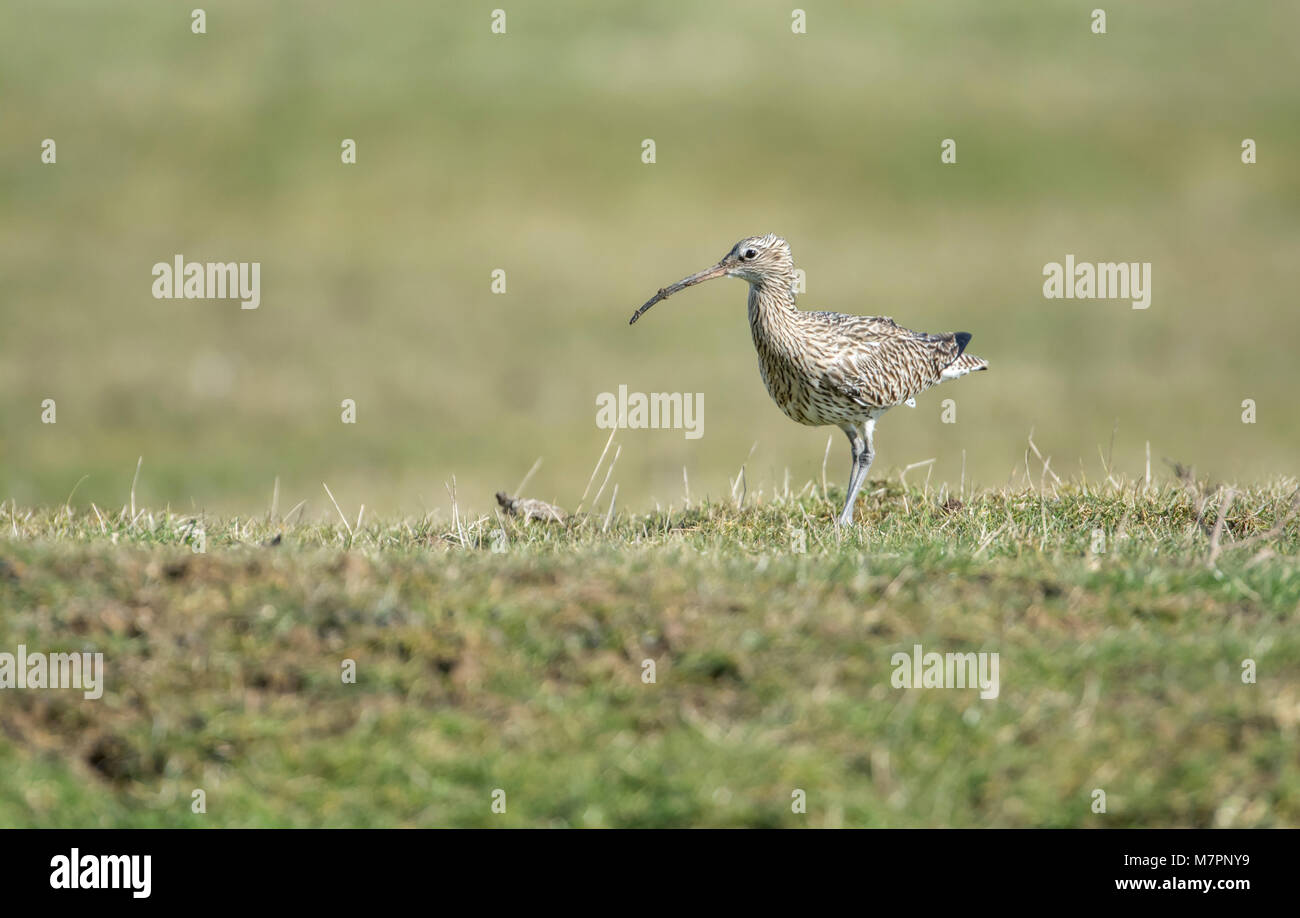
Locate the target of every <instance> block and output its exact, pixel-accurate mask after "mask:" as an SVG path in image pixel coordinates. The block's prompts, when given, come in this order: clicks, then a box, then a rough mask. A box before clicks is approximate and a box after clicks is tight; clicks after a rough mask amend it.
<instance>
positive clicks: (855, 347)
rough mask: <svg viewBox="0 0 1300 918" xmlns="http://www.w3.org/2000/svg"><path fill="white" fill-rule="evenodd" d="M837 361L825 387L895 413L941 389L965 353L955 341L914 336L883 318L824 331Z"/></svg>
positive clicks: (843, 321)
mask: <svg viewBox="0 0 1300 918" xmlns="http://www.w3.org/2000/svg"><path fill="white" fill-rule="evenodd" d="M822 330H823V334H825V335H827V336H828V337H829V339H830V340H829V341H828V342H827V345H826V346H825V347H824V349H823V353H826V354H829V355H831V358H830V360H829V361H828V362H827V363H826V366H825V371H824V374H823V381H824V383H825V384H826V385H828V386H829V387H830V388H831V389H832V390H833V391H836V392H838V393H840V394H841V395H843V396H845V397H847V398H850V399H853V400H854V401H856V402H858V403H859V404H861V405H863V406H865V407H872V408H892V407H893V406H895V405H901V404H903V403H904V402H906V401H907V400H908V399H911V398H914V397H915V396H917V395H919V394H920V393H922V392H924V391H925V390H926V389H928V388H930V387H931V386H933V385H935V384H936V383H938V382H939V381H940V380H941V379H942V378H943V377H942V375H941V374H942V373H943V371H944V369H945V368H946V367H948V366H949V365H950V364H951V363H952V362H953V361H954V360H956V359H957V357H958V356H959V355H960V353H961V350H962V348H961V345H960V344H959V343H958V341H957V338H956V336H955V335H951V334H944V335H929V334H926V333H924V332H914V331H911V330H910V329H906V328H903V327H901V326H900V325H898V324H897V323H896V322H894V320H893V319H888V318H884V317H880V316H840V317H839V318H838V319H836V320H833V321H827V322H825V323H824V324H823V325H822Z"/></svg>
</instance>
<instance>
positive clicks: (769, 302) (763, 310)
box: [749, 280, 797, 339]
mask: <svg viewBox="0 0 1300 918" xmlns="http://www.w3.org/2000/svg"><path fill="white" fill-rule="evenodd" d="M796 311H797V310H796V309H795V305H794V285H793V284H788V283H781V282H773V281H770V280H764V281H760V282H758V283H750V285H749V327H750V328H751V329H752V330H753V332H754V337H755V339H758V338H759V337H760V336H761V337H767V336H769V335H770V334H771V332H772V331H773V329H774V328H775V327H779V326H784V325H787V324H789V318H790V316H791V315H793V314H794V313H795V312H796Z"/></svg>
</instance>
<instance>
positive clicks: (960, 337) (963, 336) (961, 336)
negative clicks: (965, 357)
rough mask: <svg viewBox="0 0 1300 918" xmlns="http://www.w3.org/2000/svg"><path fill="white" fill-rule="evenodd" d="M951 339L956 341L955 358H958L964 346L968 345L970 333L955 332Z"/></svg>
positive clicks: (964, 348)
mask: <svg viewBox="0 0 1300 918" xmlns="http://www.w3.org/2000/svg"><path fill="white" fill-rule="evenodd" d="M953 337H954V338H956V339H957V356H958V357H960V356H961V355H962V351H964V350H966V345H968V344H970V332H957V333H956V334H954V335H953Z"/></svg>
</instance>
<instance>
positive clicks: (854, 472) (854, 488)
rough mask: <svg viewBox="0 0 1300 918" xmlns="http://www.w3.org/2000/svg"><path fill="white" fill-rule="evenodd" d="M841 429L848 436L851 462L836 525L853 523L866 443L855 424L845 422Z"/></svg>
mask: <svg viewBox="0 0 1300 918" xmlns="http://www.w3.org/2000/svg"><path fill="white" fill-rule="evenodd" d="M843 430H844V433H846V434H847V435H848V438H849V449H850V451H851V456H852V460H853V464H852V465H851V466H849V486H848V496H847V498H846V499H845V501H844V509H843V510H841V511H840V515H839V517H838V518H837V519H836V520H835V523H836V525H837V526H851V525H852V524H853V501H854V499H855V498H856V497H857V496H858V487H859V484H860V480H861V475H862V471H861V470H862V454H863V451H864V450H865V448H866V445H867V444H866V441H865V439H863V436H862V433H861V432H860V431H859V430H858V428H857V426H856V425H853V424H846V425H845V426H844V428H843Z"/></svg>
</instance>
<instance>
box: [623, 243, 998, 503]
mask: <svg viewBox="0 0 1300 918" xmlns="http://www.w3.org/2000/svg"><path fill="white" fill-rule="evenodd" d="M723 276H728V277H738V278H740V279H741V280H744V281H747V282H748V283H749V328H750V331H751V332H752V333H753V337H754V348H755V349H756V350H757V351H758V369H759V372H760V373H761V374H762V376H763V384H764V385H765V386H767V392H768V394H769V395H770V396H772V400H773V401H774V402H776V404H777V405H778V406H779V407H780V409H781V410H782V411H784V412H785V414H786V417H788V418H790V419H791V420H793V421H798V422H799V423H800V424H806V425H808V426H810V427H824V426H827V425H834V426H836V427H838V428H840V429H841V430H843V431H844V432H845V433H846V434H847V435H848V438H849V446H850V450H851V457H852V466H851V468H850V471H849V487H848V497H847V499H846V500H845V502H844V510H843V511H842V512H841V513H840V515H839V517H838V518H837V523H838V524H839V525H841V526H849V525H851V524H852V523H853V504H854V501H855V500H856V499H857V496H858V491H859V490H860V489H861V487H862V485H863V483H864V482H865V481H866V478H867V471H868V470H869V469H870V468H871V462H872V460H873V459H874V458H875V455H876V448H875V428H876V421H877V419H879V417H880V416H881V415H882V414H884V413H885V412H886V411H888V410H889V409H890V408H895V407H897V406H898V405H910V406H915V405H916V401H915V399H916V396H918V395H920V394H921V393H922V392H924V391H925V390H926V389H929V388H930V387H931V386H933V385H936V384H938V383H940V382H943V381H944V380H945V379H956V378H958V377H960V376H965V375H966V374H967V373H973V372H975V371H976V370H987V369H988V363H987V362H986V361H984V360H981V359H980V358H979V357H976V356H974V355H972V354H967V353H965V351H966V345H967V344H968V343H969V342H970V337H971V336H970V335H969V334H967V333H966V332H950V333H945V334H939V335H929V334H926V333H924V332H915V331H911V330H909V329H906V328H903V327H902V326H900V325H899V324H898V323H896V322H895V321H894V320H893V319H890V318H887V317H885V316H849V315H843V314H842V313H838V312H804V311H802V310H800V309H798V308H796V307H795V298H794V283H795V276H794V259H793V258H792V257H791V255H790V245H789V243H787V242H786V241H785V240H784V239H782V238H781V237H780V236H776V235H773V234H771V233H769V234H768V235H766V236H751V237H749V238H748V239H742V240H740V242H737V243H736V245H735V246H734V247H733V248H732V249H731V251H730V252H728V253H727V254H726V255H724V256H723V258H722V260H721V261H719V262H718V263H717V264H716V265H714V266H713V267H711V268H707V269H705V270H703V271H701V272H699V273H698V274H692V275H691V276H690V277H686V278H683V279H682V280H679V281H678V282H677V283H675V284H673V285H671V286H669V287H661V288H660V289H659V292H658V293H656V294H655V295H654V296H653V297H651V298H650V299H649V300H648V301H646V303H645V305H644V306H642V307H641V308H640V309H638V310H637V311H636V312H634V313H633V314H632V318H631V320H630V321H629V322H628V324H629V325H630V324H632V323H634V322H636V320H637V319H639V318H641V316H642V314H643V313H644V312H645V311H646V310H647V309H649V308H650V307H651V306H653V305H654V304H655V303H658V302H659V301H660V300H664V299H667V298H668V297H670V296H672V295H673V294H674V293H677V292H678V291H679V290H684V289H685V288H687V287H692V286H694V285H695V284H699V283H702V282H703V281H706V280H712V279H713V278H715V277H723Z"/></svg>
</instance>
